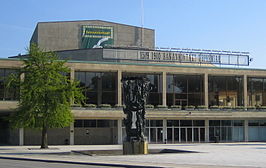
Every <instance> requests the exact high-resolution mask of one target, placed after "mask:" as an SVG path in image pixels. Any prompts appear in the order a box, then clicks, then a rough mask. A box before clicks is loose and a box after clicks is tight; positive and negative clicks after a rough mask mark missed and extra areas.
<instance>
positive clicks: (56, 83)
mask: <svg viewBox="0 0 266 168" xmlns="http://www.w3.org/2000/svg"><path fill="white" fill-rule="evenodd" d="M22 61H23V64H24V66H23V67H22V68H21V69H20V73H18V76H14V75H13V76H11V77H10V78H9V79H8V86H9V87H11V86H12V87H14V86H16V87H19V88H20V101H19V106H18V108H17V109H16V110H15V112H14V113H13V114H12V115H11V117H10V123H11V124H12V125H13V126H14V127H16V128H22V127H24V128H39V129H41V130H42V137H41V148H48V141H47V129H49V128H63V127H66V126H69V125H70V123H71V122H73V115H72V113H71V104H72V103H74V102H75V103H77V104H80V103H82V102H83V100H84V96H83V94H82V89H81V88H79V87H78V82H76V81H73V80H70V79H69V76H68V75H67V74H69V73H70V69H69V68H68V67H66V66H65V63H66V61H62V60H58V57H57V55H56V54H55V53H54V52H44V51H43V50H41V49H40V48H39V47H37V46H36V45H31V46H30V48H29V49H28V57H27V58H26V59H23V60H22Z"/></svg>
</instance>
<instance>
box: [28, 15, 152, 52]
mask: <svg viewBox="0 0 266 168" xmlns="http://www.w3.org/2000/svg"><path fill="white" fill-rule="evenodd" d="M82 25H97V26H112V27H113V28H114V45H115V46H129V47H130V46H131V47H141V41H142V39H141V38H142V37H141V34H142V31H144V32H143V34H144V38H143V45H142V47H143V48H151V49H153V48H154V47H155V37H154V36H155V35H154V30H152V29H147V28H144V29H142V28H140V27H136V26H129V25H125V24H117V23H113V22H106V21H101V20H88V21H64V22H40V23H38V24H37V26H36V28H35V31H34V33H33V36H32V38H31V41H30V42H31V43H36V44H37V45H38V46H39V47H41V48H43V49H45V50H47V51H58V50H73V49H80V47H81V26H82Z"/></svg>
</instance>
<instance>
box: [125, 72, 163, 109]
mask: <svg viewBox="0 0 266 168" xmlns="http://www.w3.org/2000/svg"><path fill="white" fill-rule="evenodd" d="M126 77H146V78H147V79H148V80H149V81H150V82H151V87H152V90H151V91H150V93H149V95H148V97H147V103H146V104H152V105H154V106H157V105H161V104H162V80H161V75H160V74H142V73H123V78H126Z"/></svg>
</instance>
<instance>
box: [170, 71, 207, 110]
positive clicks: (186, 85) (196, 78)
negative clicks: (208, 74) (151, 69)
mask: <svg viewBox="0 0 266 168" xmlns="http://www.w3.org/2000/svg"><path fill="white" fill-rule="evenodd" d="M166 83H167V90H166V91H167V105H168V106H172V105H181V106H187V105H194V106H198V105H203V104H204V92H203V75H177V74H174V75H167V81H166Z"/></svg>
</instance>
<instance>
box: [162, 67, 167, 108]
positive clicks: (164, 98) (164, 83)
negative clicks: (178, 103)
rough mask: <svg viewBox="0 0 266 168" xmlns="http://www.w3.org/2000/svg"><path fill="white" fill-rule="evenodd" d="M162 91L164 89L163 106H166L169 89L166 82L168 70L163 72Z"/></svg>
mask: <svg viewBox="0 0 266 168" xmlns="http://www.w3.org/2000/svg"><path fill="white" fill-rule="evenodd" d="M162 84H163V86H162V89H163V90H162V91H163V93H162V94H163V95H162V99H163V106H166V91H167V90H166V89H167V86H166V85H167V82H166V72H163V77H162Z"/></svg>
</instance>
